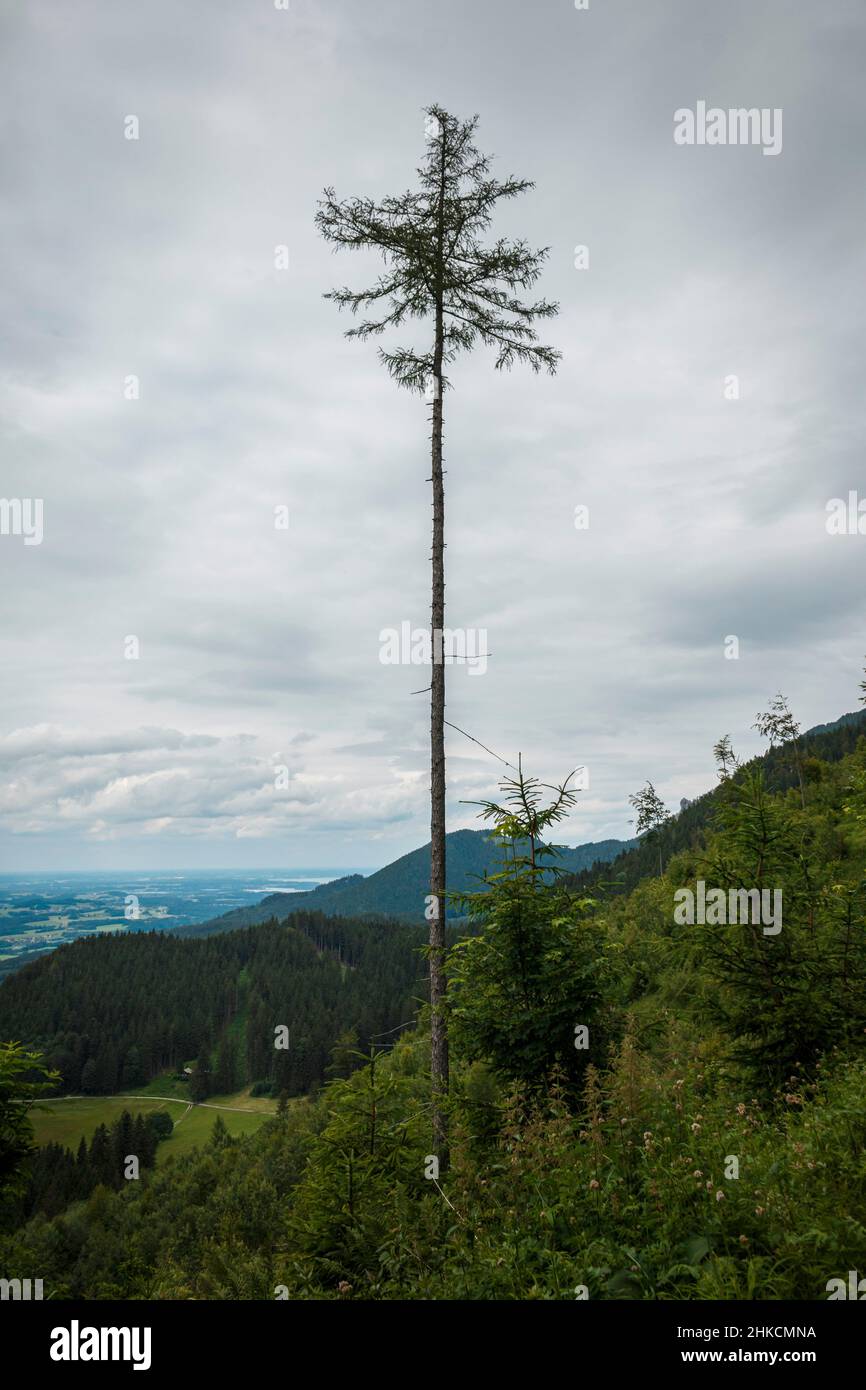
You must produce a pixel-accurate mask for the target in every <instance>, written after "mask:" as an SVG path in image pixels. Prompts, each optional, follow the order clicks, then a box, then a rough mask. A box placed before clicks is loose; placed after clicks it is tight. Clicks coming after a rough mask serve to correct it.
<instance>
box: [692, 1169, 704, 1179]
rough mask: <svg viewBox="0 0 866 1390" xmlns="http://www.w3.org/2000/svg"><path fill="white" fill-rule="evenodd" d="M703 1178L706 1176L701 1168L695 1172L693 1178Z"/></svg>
mask: <svg viewBox="0 0 866 1390" xmlns="http://www.w3.org/2000/svg"><path fill="white" fill-rule="evenodd" d="M703 1176H704V1175H703V1173H702V1172H701V1170H700V1168H696V1169H695V1171H694V1172H693V1173H692V1177H693V1178H702V1177H703Z"/></svg>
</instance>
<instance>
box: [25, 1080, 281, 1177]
mask: <svg viewBox="0 0 866 1390" xmlns="http://www.w3.org/2000/svg"><path fill="white" fill-rule="evenodd" d="M154 1084H155V1083H151V1085H154ZM163 1094H168V1092H163ZM212 1107H213V1108H212ZM223 1107H226V1108H223ZM274 1108H275V1107H274V1104H273V1102H272V1101H271V1102H269V1101H268V1100H267V1099H265V1098H255V1099H253V1098H252V1097H251V1096H250V1095H249V1094H248V1092H246V1091H240V1092H238V1093H237V1094H236V1095H231V1096H222V1097H215V1098H214V1099H213V1100H209V1101H208V1102H207V1104H206V1105H196V1106H193V1107H192V1109H190V1108H189V1101H188V1100H187V1099H186V1098H185V1097H184V1098H178V1099H177V1100H158V1099H157V1098H156V1097H155V1096H152V1095H151V1096H148V1095H147V1094H146V1093H144V1092H143V1093H142V1094H136V1095H133V1094H132V1093H130V1095H129V1096H127V1097H123V1096H75V1097H73V1098H70V1099H69V1100H65V1099H60V1100H44V1101H39V1102H38V1104H36V1105H33V1106H31V1108H30V1118H31V1121H32V1123H33V1133H34V1136H35V1138H36V1142H37V1144H51V1143H54V1144H63V1145H65V1146H66V1148H68V1149H72V1150H73V1152H74V1151H75V1150H76V1149H77V1148H78V1145H79V1143H80V1141H81V1139H82V1138H85V1139H87V1140H88V1142H89V1141H90V1139H91V1137H92V1135H93V1132H94V1130H96V1129H97V1128H98V1126H99V1125H101V1124H105V1125H110V1124H111V1123H112V1122H113V1121H114V1120H116V1119H118V1118H119V1116H120V1115H121V1114H122V1113H123V1111H124V1110H128V1111H129V1112H130V1113H131V1114H133V1115H136V1114H142V1115H146V1114H148V1113H149V1112H150V1111H153V1110H164V1111H165V1112H166V1113H167V1114H169V1115H170V1116H171V1118H172V1120H173V1121H174V1124H175V1129H174V1133H173V1134H172V1136H171V1138H170V1139H166V1140H165V1141H164V1142H163V1143H162V1144H160V1146H159V1149H158V1150H157V1164H162V1163H165V1162H166V1160H167V1159H168V1158H169V1157H170V1156H171V1155H173V1154H174V1155H179V1154H184V1153H189V1151H190V1150H191V1149H194V1148H196V1147H199V1146H200V1145H202V1144H206V1143H207V1142H208V1140H209V1139H210V1136H211V1132H212V1130H213V1127H214V1122H215V1120H216V1118H217V1115H220V1116H221V1117H222V1120H223V1123H224V1125H225V1127H226V1129H227V1130H228V1132H229V1134H230V1135H232V1136H233V1137H237V1136H240V1135H243V1134H253V1133H255V1131H256V1130H257V1129H258V1128H259V1126H260V1125H261V1124H263V1123H264V1121H265V1120H266V1119H267V1117H268V1115H269V1114H272V1113H273V1110H274Z"/></svg>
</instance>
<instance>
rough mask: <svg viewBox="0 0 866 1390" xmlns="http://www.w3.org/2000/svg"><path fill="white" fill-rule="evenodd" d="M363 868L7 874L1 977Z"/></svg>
mask: <svg viewBox="0 0 866 1390" xmlns="http://www.w3.org/2000/svg"><path fill="white" fill-rule="evenodd" d="M368 872H369V870H368V869H358V868H341V869H328V868H298V869H294V868H293V869H209V870H202V869H190V870H187V871H184V870H182V869H173V870H171V871H170V872H165V873H157V872H152V873H139V872H133V871H130V872H129V873H119V872H109V871H101V872H100V871H96V870H92V871H91V870H88V871H84V872H81V873H63V874H39V873H27V874H3V873H0V974H5V973H8V971H9V969H10V968H11V969H14V968H15V967H16V966H17V965H19V964H22V963H23V962H24V961H25V960H27V959H28V958H30V957H32V956H33V955H34V954H38V953H41V952H42V951H44V950H45V949H46V948H53V947H55V946H60V945H61V944H62V943H63V942H66V941H74V940H75V938H76V937H79V936H85V935H90V934H92V933H94V932H104V931H151V930H153V929H154V928H171V927H181V926H188V925H192V924H193V923H196V922H206V921H208V919H209V918H211V917H219V916H220V915H221V914H222V913H223V912H229V911H231V909H232V908H235V907H245V906H247V905H248V904H249V903H250V901H251V900H255V899H256V898H264V897H266V896H267V895H268V894H269V893H303V892H306V891H307V890H309V889H311V888H315V887H317V886H318V884H320V883H330V882H332V880H333V879H335V878H342V877H343V876H344V875H345V874H353V873H354V874H357V873H360V874H364V873H368Z"/></svg>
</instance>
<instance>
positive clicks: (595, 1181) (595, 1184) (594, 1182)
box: [589, 1178, 601, 1192]
mask: <svg viewBox="0 0 866 1390" xmlns="http://www.w3.org/2000/svg"><path fill="white" fill-rule="evenodd" d="M600 1186H601V1184H600V1182H599V1180H598V1178H593V1180H592V1182H591V1183H590V1184H589V1190H590V1192H594V1191H595V1189H596V1188H597V1187H600Z"/></svg>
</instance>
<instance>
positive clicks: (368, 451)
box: [0, 0, 866, 867]
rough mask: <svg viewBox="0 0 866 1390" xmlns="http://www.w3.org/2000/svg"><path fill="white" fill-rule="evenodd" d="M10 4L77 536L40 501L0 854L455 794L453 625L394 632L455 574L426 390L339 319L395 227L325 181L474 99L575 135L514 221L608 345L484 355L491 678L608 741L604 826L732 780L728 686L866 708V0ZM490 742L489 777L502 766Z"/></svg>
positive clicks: (40, 328) (43, 398)
mask: <svg viewBox="0 0 866 1390" xmlns="http://www.w3.org/2000/svg"><path fill="white" fill-rule="evenodd" d="M4 30H5V34H4V45H3V51H4V55H5V56H4V59H3V65H4V71H3V90H4V96H5V101H4V105H5V107H6V109H7V113H8V116H9V119H8V121H7V122H6V123H5V130H4V134H3V135H2V137H0V139H2V145H0V154H2V157H3V159H4V165H5V167H6V169H7V171H8V172H7V198H6V200H4V204H3V207H2V209H0V237H2V244H3V253H4V254H3V263H4V268H5V271H6V274H5V276H4V284H3V287H2V310H3V318H4V323H6V324H7V325H8V328H7V334H6V340H5V343H4V347H3V360H2V377H0V407H2V409H0V418H2V419H3V420H4V421H5V424H4V425H3V427H2V428H3V439H2V444H3V457H4V465H3V476H2V492H3V495H5V496H10V497H11V496H34V497H37V496H38V497H42V498H43V499H44V506H45V538H44V541H43V544H42V545H41V546H38V547H24V546H23V544H22V543H21V539H20V538H18V537H10V536H4V537H0V567H2V583H3V592H4V596H6V598H7V602H6V603H5V604H4V605H3V608H2V618H0V621H2V635H3V642H4V652H5V662H4V664H5V666H6V667H7V669H8V670H9V671H10V672H12V673H13V676H14V678H13V679H12V680H10V681H7V682H6V683H5V688H4V691H3V694H2V699H0V760H3V766H4V769H5V770H6V772H7V774H8V783H7V791H6V792H5V793H4V800H3V803H2V807H3V809H2V820H0V866H3V865H4V863H5V867H18V866H19V864H21V863H22V862H25V861H26V862H27V863H28V864H31V865H32V866H34V867H51V866H52V864H55V863H56V864H58V865H66V864H69V863H71V862H73V861H74V862H75V863H77V864H81V866H83V867H84V866H86V864H87V863H88V862H90V863H97V862H99V863H100V864H102V865H104V864H105V857H104V856H105V854H106V853H108V851H107V850H105V849H99V848H98V847H99V846H105V845H109V846H111V847H113V849H112V852H114V853H115V854H116V856H117V860H116V862H117V863H118V864H119V865H121V866H123V865H124V864H126V863H130V864H131V863H132V862H133V861H134V862H136V863H139V864H141V863H145V862H146V863H151V864H153V866H154V867H158V866H159V865H161V864H162V863H166V864H167V863H172V864H178V863H189V864H190V866H194V865H195V864H198V863H212V862H215V863H226V862H229V861H231V862H237V863H239V864H262V863H265V862H272V863H275V864H276V863H284V864H287V865H291V864H303V863H309V862H311V861H312V860H315V861H317V862H319V863H322V862H325V863H328V862H330V863H331V864H337V865H338V864H340V863H350V864H351V863H361V864H365V863H366V864H375V863H379V862H384V861H385V860H387V859H388V858H390V857H393V856H394V855H396V854H398V853H402V852H404V851H405V850H407V849H409V848H412V847H413V846H414V845H415V844H417V843H420V842H421V841H422V840H423V839H425V838H426V836H427V820H428V816H427V806H426V800H425V797H426V787H427V771H426V769H427V750H426V731H427V720H428V715H427V709H426V703H425V699H424V696H423V695H414V694H413V693H412V692H413V691H415V690H417V689H419V687H421V686H423V685H424V684H425V677H424V672H423V669H421V668H417V667H408V666H407V667H388V666H383V665H382V664H381V663H380V661H379V633H380V631H381V629H382V628H385V627H389V626H399V624H400V622H401V621H403V620H408V621H410V622H412V623H413V624H415V625H418V626H420V625H422V624H423V623H424V622H425V621H426V617H427V612H428V594H427V583H428V565H429V519H430V511H429V497H428V484H427V482H426V479H427V476H428V471H429V470H428V463H427V459H426V457H425V452H426V444H427V434H428V425H427V421H426V412H425V408H424V406H423V404H422V403H419V402H417V401H415V400H413V399H411V398H410V397H408V396H405V395H401V394H399V393H398V392H397V391H396V390H395V389H394V387H393V386H392V384H391V383H390V382H389V381H388V379H387V377H386V376H385V374H384V373H383V372H382V371H381V370H380V368H379V366H378V364H377V362H376V360H375V352H374V350H373V349H372V348H371V347H369V346H361V345H357V344H351V343H347V342H346V341H345V340H344V339H343V338H342V337H341V333H342V330H343V328H344V327H346V324H345V323H343V322H341V321H340V319H339V317H338V316H337V315H336V313H335V311H334V309H333V308H332V306H331V305H329V304H327V303H325V302H324V301H323V300H322V298H321V294H322V291H324V290H325V289H328V288H329V287H331V286H332V285H334V284H337V283H350V284H358V283H362V282H363V280H364V278H365V276H368V275H369V274H370V272H371V270H372V269H373V265H372V263H371V262H370V261H364V260H363V259H362V258H360V257H359V258H358V259H357V261H354V260H353V259H352V258H351V257H350V256H348V255H344V256H341V257H339V258H334V257H333V256H332V255H331V253H330V251H329V250H328V248H327V247H325V246H324V245H323V244H322V243H321V242H320V241H318V240H317V237H316V234H315V228H314V226H313V222H312V217H313V212H314V210H315V202H316V198H317V197H318V196H319V194H320V190H321V188H322V186H323V185H324V184H326V183H331V182H333V183H334V184H335V185H336V187H337V189H338V191H339V192H341V193H342V192H345V193H370V194H371V195H376V194H379V193H382V192H389V191H398V190H400V189H402V188H403V187H405V186H406V185H407V184H409V183H410V182H411V179H412V171H413V169H414V166H415V164H416V163H417V161H418V159H419V157H420V155H421V153H422V149H423V120H422V115H421V111H420V108H421V106H423V105H424V104H426V103H427V102H428V101H433V100H436V101H440V102H443V103H444V104H445V105H448V106H450V107H452V108H453V109H455V110H457V111H460V112H471V111H476V110H477V111H478V112H479V113H480V115H481V128H480V142H481V144H482V146H483V147H484V148H487V149H490V150H491V151H493V152H495V153H497V154H498V155H499V156H500V162H499V168H500V170H501V171H502V172H505V171H512V170H513V171H514V172H516V173H519V174H522V175H525V176H528V177H532V178H534V179H535V180H536V184H537V187H536V190H535V191H534V192H533V193H531V194H530V195H528V196H527V197H526V198H525V199H523V200H522V201H521V202H519V203H515V204H514V205H513V206H512V207H511V208H510V209H509V210H508V211H507V214H506V215H505V216H504V218H503V220H502V223H501V229H502V230H503V231H504V232H506V233H508V234H511V235H525V236H526V237H527V238H529V239H530V240H532V241H534V242H536V243H542V244H546V245H549V246H550V248H551V251H550V258H549V263H548V269H547V273H546V275H545V280H544V292H545V293H546V294H548V295H550V296H551V297H556V298H558V299H559V300H560V301H561V305H562V312H561V316H560V318H559V319H558V320H557V321H555V322H554V324H552V325H551V327H550V332H549V336H550V337H551V339H552V340H553V341H555V342H556V344H557V345H558V346H559V347H561V348H562V350H563V352H564V359H563V363H562V368H561V371H560V373H559V375H558V376H557V377H556V378H555V379H553V380H548V379H543V380H538V379H534V378H532V377H530V376H528V375H523V374H521V373H520V372H518V371H515V372H514V373H513V374H511V375H508V376H504V377H499V376H497V375H496V374H494V373H493V371H492V369H491V363H490V361H489V359H488V358H486V357H485V355H484V354H483V353H479V354H478V355H477V356H476V357H474V358H473V359H471V360H469V359H465V360H463V361H461V362H460V363H458V364H457V366H456V368H455V369H454V371H453V373H452V376H453V381H454V385H455V390H454V391H453V392H452V393H450V394H449V397H448V399H447V402H446V464H447V467H448V474H447V480H446V481H447V507H448V527H449V533H448V540H449V546H448V553H447V563H448V600H449V622H450V623H451V624H452V625H453V626H462V627H484V628H486V629H487V632H488V646H489V650H490V651H491V652H492V657H491V659H490V663H489V668H488V671H487V673H486V675H484V676H483V677H478V678H473V677H471V676H470V675H469V674H468V672H467V671H465V670H457V669H455V670H453V672H452V673H451V675H450V677H449V681H450V689H449V705H448V717H449V718H450V719H452V720H453V722H454V723H456V724H458V725H460V726H461V727H463V728H466V729H467V730H469V731H470V732H471V733H473V734H474V735H475V736H476V737H478V738H481V739H482V740H483V742H484V743H486V744H488V745H489V746H490V747H492V748H494V749H496V750H497V751H499V752H501V753H502V754H503V755H504V756H506V757H509V758H513V757H514V755H515V754H516V753H517V751H518V750H522V751H523V753H524V757H525V759H526V760H527V763H528V765H529V766H530V767H531V768H532V769H533V770H535V771H537V772H538V773H539V774H541V775H542V776H544V777H545V778H554V777H558V776H561V775H563V774H564V773H565V772H566V771H567V770H568V769H569V768H570V767H572V766H574V765H576V764H577V763H586V764H587V765H588V766H589V768H590V772H591V788H590V791H588V792H587V793H585V794H584V796H583V797H582V798H581V802H580V809H579V810H578V812H577V813H576V815H575V816H574V818H573V820H572V821H571V822H570V823H569V826H568V827H567V832H568V836H569V838H571V839H572V840H578V839H590V838H600V837H601V836H604V835H610V834H620V835H625V834H627V833H628V832H629V827H628V817H629V814H630V813H629V809H628V804H627V796H628V793H629V791H631V790H633V789H634V788H635V787H636V786H637V785H639V784H640V783H641V782H642V781H643V780H644V779H645V778H646V777H651V778H652V779H653V781H654V782H655V783H656V785H657V786H659V787H660V789H661V790H662V791H663V793H664V795H665V796H666V797H667V798H668V800H669V801H671V802H676V801H677V800H678V798H679V797H680V796H681V795H694V794H695V793H696V792H699V791H700V790H702V789H703V788H704V787H705V786H706V785H708V784H709V783H710V782H711V781H712V775H713V774H712V768H711V757H710V749H711V745H712V743H713V741H714V740H715V738H717V737H718V736H719V734H720V733H722V732H724V731H726V730H729V731H730V732H731V733H732V735H733V737H734V742H735V744H736V745H738V747H739V748H740V750H741V751H743V752H749V751H752V750H754V749H757V747H758V742H757V740H756V737H755V735H754V733H753V732H750V725H751V723H752V721H753V719H754V715H755V712H756V711H757V710H758V709H759V708H762V707H763V706H764V705H765V703H766V700H767V698H768V696H769V695H771V694H772V693H773V691H775V690H776V689H777V688H778V687H780V686H781V687H782V688H783V689H784V690H785V691H786V692H787V693H788V695H789V696H790V698H791V700H792V703H793V705H794V707H795V709H796V711H797V713H798V714H799V716H800V717H801V718H802V720H803V722H804V723H805V724H809V723H816V722H821V721H824V720H826V719H830V718H833V717H835V716H836V715H837V714H839V713H841V712H842V711H843V710H846V709H850V708H852V707H853V705H854V704H855V702H856V695H857V682H858V680H859V675H858V671H859V665H860V657H861V652H862V651H863V650H864V648H866V641H864V632H863V624H862V622H861V621H860V618H859V612H858V605H859V592H860V587H861V585H860V576H861V573H862V564H863V559H862V556H863V548H864V547H866V537H859V536H842V537H832V536H828V535H827V533H826V529H825V526H824V520H825V512H824V508H825V504H826V502H827V500H828V498H830V497H834V496H846V495H847V492H848V490H849V489H852V488H859V489H860V491H861V492H863V493H866V477H864V469H863V463H862V438H863V426H864V419H863V415H864V407H863V404H862V400H863V395H862V388H861V381H860V377H861V375H862V373H861V370H860V358H861V349H860V338H861V333H862V322H863V317H864V304H863V299H864V288H863V287H864V277H863V274H862V259H863V251H862V230H861V229H862V225H863V212H864V208H863V202H864V191H863V181H862V178H861V177H860V171H859V163H858V160H859V144H860V139H859V131H860V129H861V128H862V120H863V104H864V98H863V95H862V83H861V82H860V81H859V78H860V74H861V72H862V67H863V60H864V34H866V23H864V19H863V16H862V8H861V6H860V5H859V4H857V3H855V2H854V0H850V2H849V0H829V3H828V4H825V5H823V6H821V7H816V6H806V7H802V8H800V9H796V8H793V7H791V6H790V5H789V4H785V3H782V0H767V3H765V4H763V5H762V6H760V7H755V6H754V5H753V4H751V3H747V0H731V2H730V3H728V4H725V5H722V4H720V3H717V0H713V3H711V2H710V0H695V2H694V3H691V4H689V5H687V6H686V5H683V4H677V3H674V0H661V2H660V3H657V4H654V5H652V6H647V5H645V4H640V3H638V0H604V2H603V0H597V2H596V0H593V3H592V4H591V7H590V10H589V11H587V12H585V13H584V12H578V11H575V10H574V9H573V7H570V6H569V5H568V4H567V3H564V4H558V5H553V4H543V5H535V6H526V5H522V4H517V3H516V2H515V0H508V2H507V3H499V0H496V3H494V0H479V2H478V3H477V4H473V5H472V6H466V5H463V4H459V3H457V0H443V3H441V4H440V5H438V6H436V7H429V6H427V5H423V4H421V3H417V0H416V3H409V4H406V3H405V0H402V3H400V4H399V5H398V4H397V3H396V0H383V3H378V4H377V5H375V6H367V7H359V6H357V5H354V4H350V3H348V0H335V3H333V4H331V5H329V6H327V7H323V6H320V5H316V4H315V3H313V0H292V7H291V10H290V12H289V13H284V12H281V11H276V10H274V9H273V7H272V6H270V5H269V4H268V3H267V0H263V2H262V3H255V4H254V3H251V2H250V3H244V4H239V5H238V4H234V3H229V0H211V3H209V4H207V5H206V6H204V5H198V6H181V7H178V6H176V5H172V4H169V3H168V0H153V3H151V4H149V5H147V6H134V5H130V4H122V3H121V4H109V3H108V2H107V0H82V3H80V4H77V5H76V6H75V7H74V9H71V8H66V9H64V8H62V7H58V6H50V7H47V8H46V7H32V6H31V7H26V8H25V7H22V8H21V9H20V10H19V11H18V12H17V13H15V14H11V15H10V14H8V13H7V15H6V17H5V20H4ZM699 98H703V99H706V100H707V101H709V102H710V103H716V104H718V105H720V106H723V107H726V108H727V107H730V106H739V105H746V106H759V107H762V106H769V107H782V108H783V111H784V148H783V151H782V154H781V155H780V156H778V157H777V158H774V159H768V158H764V157H762V155H761V152H760V150H758V149H751V148H734V147H728V148H707V147H704V148H698V147H695V148H688V147H677V146H675V145H674V143H673V139H672V118H673V112H674V110H675V109H677V108H678V107H681V106H693V105H694V103H695V102H696V100H698V99H699ZM129 114H135V115H137V116H138V118H139V121H140V125H141V131H140V139H139V140H138V141H137V142H136V141H127V140H125V139H124V138H123V121H124V118H125V117H126V116H127V115H129ZM498 229H499V228H498V227H497V230H498ZM582 243H586V244H587V245H588V246H589V248H590V269H589V270H588V271H577V270H575V269H574V266H573V258H574V247H575V246H576V245H577V244H582ZM281 244H285V245H287V246H288V248H289V256H290V269H289V270H288V271H287V272H281V271H278V270H277V269H275V267H274V259H273V257H274V247H275V246H276V245H281ZM731 373H734V374H736V375H737V376H738V377H739V380H740V387H741V391H740V399H739V400H738V401H735V402H732V401H728V400H726V399H725V398H724V394H723V384H724V381H725V378H726V376H728V375H729V374H731ZM130 374H135V375H136V376H138V377H139V379H140V387H141V391H140V399H138V400H126V399H124V393H123V386H124V380H125V379H126V378H127V377H128V376H129V375H130ZM578 504H585V505H587V506H588V507H589V509H590V529H589V530H588V531H583V532H580V531H576V530H575V528H574V524H573V517H574V508H575V506H577V505H578ZM278 505H285V506H287V507H288V509H289V515H290V523H289V528H288V530H287V531H280V530H277V529H275V527H274V508H275V507H276V506H278ZM730 633H733V634H737V635H738V636H739V637H740V640H741V656H740V660H739V661H736V662H733V661H726V660H725V658H724V655H723V641H724V638H725V637H726V636H727V635H728V634H730ZM130 634H132V635H136V636H137V637H138V638H139V639H140V642H141V655H140V658H139V660H138V661H127V660H125V659H124V655H123V644H124V639H125V638H126V637H127V636H128V635H130ZM156 729H158V730H159V731H160V732H158V733H157V732H155V730H156ZM239 731H242V735H243V736H241V733H240V732H239ZM449 746H450V764H449V765H450V778H451V804H450V810H449V815H450V817H451V824H452V825H454V826H456V825H461V824H472V823H473V821H472V817H473V812H472V809H471V808H470V807H467V806H465V805H463V804H462V801H463V800H464V799H465V800H471V799H473V798H474V797H477V796H480V795H487V794H490V792H491V791H492V788H493V786H494V784H495V780H496V777H497V775H498V771H499V768H498V765H497V764H496V763H495V762H494V761H493V760H491V759H489V758H487V757H485V756H484V755H483V754H481V753H480V752H479V750H478V749H477V748H476V747H475V746H474V745H471V744H469V743H467V742H466V741H465V740H463V739H461V738H460V736H459V735H457V734H456V733H452V734H451V735H450V736H449ZM278 749H283V750H284V751H285V757H286V762H287V763H290V764H291V767H292V781H291V786H290V788H289V789H288V790H287V791H286V793H284V794H282V799H281V795H280V794H277V793H275V791H274V788H273V773H272V764H273V755H274V753H275V751H276V750H278ZM290 753H291V756H290ZM9 787H11V788H12V791H9V790H8V788H9ZM177 841H182V845H181V847H180V848H178V844H177V843H176V842H177ZM22 855H23V856H24V860H22Z"/></svg>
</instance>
